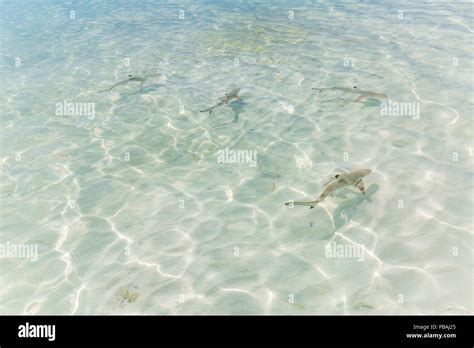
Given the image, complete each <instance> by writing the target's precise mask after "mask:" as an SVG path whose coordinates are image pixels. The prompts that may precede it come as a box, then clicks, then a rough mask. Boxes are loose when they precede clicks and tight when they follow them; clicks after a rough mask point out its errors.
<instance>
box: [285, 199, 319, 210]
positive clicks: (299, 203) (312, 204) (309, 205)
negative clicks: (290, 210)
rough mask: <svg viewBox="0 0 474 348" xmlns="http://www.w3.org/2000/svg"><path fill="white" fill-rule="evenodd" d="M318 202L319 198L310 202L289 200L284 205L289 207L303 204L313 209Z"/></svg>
mask: <svg viewBox="0 0 474 348" xmlns="http://www.w3.org/2000/svg"><path fill="white" fill-rule="evenodd" d="M319 202H321V200H320V199H317V200H315V201H312V202H293V201H290V202H286V203H285V205H287V206H289V207H293V206H295V205H304V206H307V207H309V209H313V208H314V207H315V206H316V205H317V204H318V203H319Z"/></svg>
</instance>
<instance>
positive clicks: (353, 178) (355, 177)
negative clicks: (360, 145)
mask: <svg viewBox="0 0 474 348" xmlns="http://www.w3.org/2000/svg"><path fill="white" fill-rule="evenodd" d="M371 172H372V171H371V170H370V169H359V170H355V171H353V172H350V173H343V174H336V175H334V177H333V178H331V180H329V182H327V183H326V185H325V188H324V190H323V193H321V195H320V196H319V197H318V199H316V200H315V201H311V202H291V201H290V202H287V203H285V204H286V205H289V206H293V205H305V206H309V208H310V209H313V208H314V206H315V205H317V204H318V203H321V202H322V201H323V200H324V199H325V198H326V197H327V196H329V195H330V194H332V193H334V192H335V191H337V190H339V189H341V188H343V187H347V186H355V187H357V188H358V189H359V190H360V192H362V194H364V195H365V186H364V182H363V181H362V178H363V177H365V176H367V175H369V174H370V173H371Z"/></svg>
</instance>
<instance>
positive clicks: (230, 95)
mask: <svg viewBox="0 0 474 348" xmlns="http://www.w3.org/2000/svg"><path fill="white" fill-rule="evenodd" d="M239 92H240V88H236V89H233V90H232V91H230V92H229V93H226V94H224V96H223V97H221V98H220V101H219V102H218V103H217V104H216V105H214V106H211V107H210V108H207V109H205V110H201V111H200V112H209V114H210V113H211V112H212V110H214V109H215V108H217V107H218V106H221V105H224V104H228V103H229V102H230V101H231V100H232V99H238V100H240V97H239Z"/></svg>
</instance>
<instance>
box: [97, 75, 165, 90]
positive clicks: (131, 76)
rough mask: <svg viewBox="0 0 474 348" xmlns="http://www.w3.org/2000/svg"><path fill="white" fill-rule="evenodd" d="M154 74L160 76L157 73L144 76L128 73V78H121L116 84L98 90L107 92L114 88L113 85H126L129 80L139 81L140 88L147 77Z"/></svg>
mask: <svg viewBox="0 0 474 348" xmlns="http://www.w3.org/2000/svg"><path fill="white" fill-rule="evenodd" d="M155 76H160V75H159V74H152V75H146V76H133V75H128V79H126V80H123V81H120V82H117V83H116V84H114V85H112V86H111V87H109V88H106V89H103V90H101V91H99V92H109V91H111V90H112V89H114V88H115V87H117V86H122V85H126V84H127V83H129V82H134V81H136V82H140V89H141V88H142V87H143V84H144V83H145V81H146V80H147V79H148V78H149V77H155Z"/></svg>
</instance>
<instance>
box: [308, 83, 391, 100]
mask: <svg viewBox="0 0 474 348" xmlns="http://www.w3.org/2000/svg"><path fill="white" fill-rule="evenodd" d="M312 89H316V90H319V93H321V92H322V91H343V92H348V93H355V94H359V96H358V97H357V98H356V100H355V101H361V100H363V99H366V98H368V97H375V98H384V99H387V96H386V95H385V94H383V93H378V92H371V91H364V90H363V89H360V88H359V87H356V86H354V87H353V88H346V87H329V88H312Z"/></svg>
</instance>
